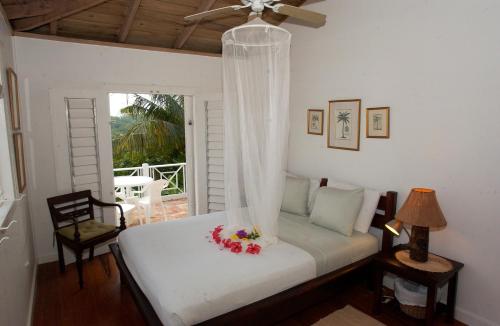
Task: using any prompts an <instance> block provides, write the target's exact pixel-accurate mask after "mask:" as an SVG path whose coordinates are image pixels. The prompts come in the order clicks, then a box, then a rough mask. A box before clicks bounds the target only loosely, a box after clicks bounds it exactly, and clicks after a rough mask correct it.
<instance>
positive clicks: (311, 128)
mask: <svg viewBox="0 0 500 326" xmlns="http://www.w3.org/2000/svg"><path fill="white" fill-rule="evenodd" d="M307 133H309V134H310V135H323V110H314V109H309V110H307Z"/></svg>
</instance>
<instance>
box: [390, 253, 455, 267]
mask: <svg viewBox="0 0 500 326" xmlns="http://www.w3.org/2000/svg"><path fill="white" fill-rule="evenodd" d="M394 256H395V257H396V259H397V260H398V261H399V262H400V263H402V264H405V265H406V266H409V267H411V268H415V269H419V270H421V271H426V272H432V273H446V272H449V271H451V270H452V269H453V265H452V263H451V262H450V261H449V260H447V259H445V258H443V257H439V256H436V255H433V254H429V260H427V261H426V262H425V263H420V262H418V261H414V260H413V259H411V258H410V253H409V251H408V250H400V251H398V252H396V253H395V254H394Z"/></svg>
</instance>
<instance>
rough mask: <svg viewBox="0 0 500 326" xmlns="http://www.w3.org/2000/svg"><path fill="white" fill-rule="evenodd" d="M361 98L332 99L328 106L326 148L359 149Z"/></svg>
mask: <svg viewBox="0 0 500 326" xmlns="http://www.w3.org/2000/svg"><path fill="white" fill-rule="evenodd" d="M360 113H361V100H334V101H330V102H329V106H328V140H327V146H328V148H335V149H345V150H351V151H359V138H360V137H359V136H360V134H359V115H360Z"/></svg>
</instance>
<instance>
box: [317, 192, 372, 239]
mask: <svg viewBox="0 0 500 326" xmlns="http://www.w3.org/2000/svg"><path fill="white" fill-rule="evenodd" d="M362 202H363V188H358V189H354V190H345V189H338V188H321V189H320V190H319V191H318V195H317V197H316V200H315V201H314V207H313V210H312V213H311V218H310V222H311V223H314V224H316V225H319V226H322V227H324V228H327V229H330V230H333V231H336V232H339V233H342V234H344V235H346V236H348V237H350V236H351V235H352V231H353V227H354V223H355V222H356V218H357V217H358V214H359V209H360V208H361V203H362Z"/></svg>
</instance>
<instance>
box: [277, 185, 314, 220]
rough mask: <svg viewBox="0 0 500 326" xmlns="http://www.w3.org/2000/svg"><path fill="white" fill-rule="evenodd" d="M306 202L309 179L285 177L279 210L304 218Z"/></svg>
mask: <svg viewBox="0 0 500 326" xmlns="http://www.w3.org/2000/svg"><path fill="white" fill-rule="evenodd" d="M308 200H309V179H305V178H296V177H291V176H287V177H286V184H285V193H284V194H283V201H282V202H281V210H282V211H284V212H288V213H292V214H298V215H303V216H306V215H307V213H308V212H307V204H308Z"/></svg>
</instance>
